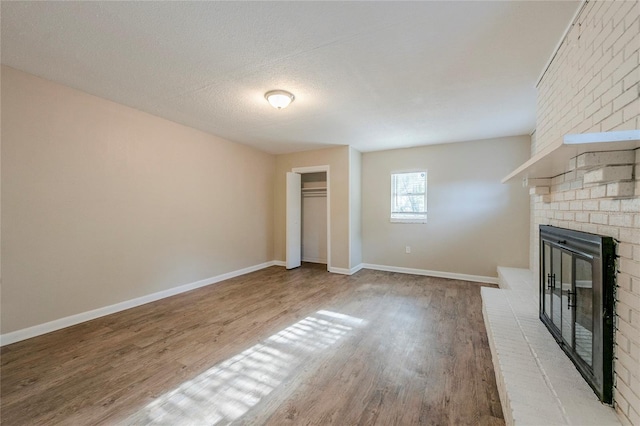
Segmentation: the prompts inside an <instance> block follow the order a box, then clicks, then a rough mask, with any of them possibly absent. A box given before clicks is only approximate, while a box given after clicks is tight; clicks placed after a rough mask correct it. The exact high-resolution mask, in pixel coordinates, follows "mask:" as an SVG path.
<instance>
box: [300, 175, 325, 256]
mask: <svg viewBox="0 0 640 426" xmlns="http://www.w3.org/2000/svg"><path fill="white" fill-rule="evenodd" d="M301 180H302V188H301V193H302V221H301V222H302V234H301V240H302V243H301V250H302V252H301V253H302V261H303V262H310V263H323V264H325V265H326V264H327V173H326V172H316V173H305V174H303V175H302V179H301Z"/></svg>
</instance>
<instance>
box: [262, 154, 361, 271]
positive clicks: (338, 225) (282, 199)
mask: <svg viewBox="0 0 640 426" xmlns="http://www.w3.org/2000/svg"><path fill="white" fill-rule="evenodd" d="M349 149H350V148H349V147H348V146H340V147H336V148H328V149H321V150H315V151H305V152H298V153H293V154H282V155H278V156H276V174H275V179H274V182H275V183H274V193H275V218H274V250H275V253H274V256H275V259H276V260H282V261H284V260H285V257H286V256H285V247H286V246H285V243H286V233H285V224H286V220H285V208H286V193H285V189H286V173H287V172H290V171H291V169H293V168H296V167H311V166H325V165H328V166H329V167H330V173H329V181H330V182H329V198H330V199H329V202H330V215H329V219H330V227H331V231H330V236H331V241H330V246H331V259H330V262H329V263H330V266H331V267H333V268H343V269H346V268H349Z"/></svg>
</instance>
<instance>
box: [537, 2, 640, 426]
mask: <svg viewBox="0 0 640 426" xmlns="http://www.w3.org/2000/svg"><path fill="white" fill-rule="evenodd" d="M639 21H640V3H638V2H637V1H613V2H603V1H594V2H589V3H587V4H586V6H585V7H584V9H583V10H582V12H581V13H580V15H579V16H578V18H577V22H576V23H574V25H572V27H571V29H570V30H569V32H568V34H567V36H566V38H565V39H564V40H563V41H562V43H561V45H560V47H559V49H558V52H557V53H556V55H555V56H554V59H553V61H552V62H551V64H550V65H549V68H548V69H547V71H546V72H545V74H544V76H543V78H542V80H541V81H540V83H539V85H538V108H537V123H536V144H535V150H534V153H536V152H539V151H540V150H542V149H543V148H544V147H546V146H548V145H550V144H552V143H556V142H557V141H558V140H560V139H561V138H562V137H563V136H564V135H565V134H570V133H589V132H606V131H611V130H629V129H640V96H639V94H640V60H639V57H640V56H639V55H640V52H639V50H640V43H639V42H638V40H640V25H639ZM635 170H636V172H635V179H636V184H635V188H636V193H635V197H632V198H627V199H622V200H616V199H610V198H609V199H608V198H605V197H604V192H605V191H603V190H604V189H606V188H603V185H597V186H593V185H584V182H583V179H582V175H583V173H584V170H582V171H577V172H576V171H572V172H567V173H564V174H561V175H559V176H555V177H554V179H553V180H552V186H551V194H550V195H549V196H548V198H550V202H544V200H543V197H541V196H537V197H533V198H534V214H535V220H534V222H533V225H534V230H535V233H534V234H533V238H532V239H531V250H532V251H533V252H535V253H537V252H538V245H539V242H538V240H539V238H538V233H537V230H538V227H539V225H541V224H544V225H553V226H559V227H562V228H568V229H575V230H579V231H584V232H591V233H596V234H602V235H608V236H612V237H614V238H615V239H616V240H617V241H618V242H619V244H618V255H619V256H620V257H619V259H618V274H617V277H616V279H617V285H618V289H617V291H616V316H617V318H616V334H615V342H616V345H615V348H614V351H615V362H614V369H615V389H614V406H615V409H616V412H617V413H618V416H619V418H620V420H621V421H622V422H623V424H635V425H638V424H640V150H636V165H635ZM533 263H534V268H533V270H534V272H536V273H537V271H538V264H539V259H538V258H537V257H535V258H534V262H533Z"/></svg>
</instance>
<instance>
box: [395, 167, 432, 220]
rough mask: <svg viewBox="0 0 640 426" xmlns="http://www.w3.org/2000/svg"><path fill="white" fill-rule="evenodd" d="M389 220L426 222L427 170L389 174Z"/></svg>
mask: <svg viewBox="0 0 640 426" xmlns="http://www.w3.org/2000/svg"><path fill="white" fill-rule="evenodd" d="M391 222H405V223H427V171H426V170H421V171H417V172H403V173H392V174H391Z"/></svg>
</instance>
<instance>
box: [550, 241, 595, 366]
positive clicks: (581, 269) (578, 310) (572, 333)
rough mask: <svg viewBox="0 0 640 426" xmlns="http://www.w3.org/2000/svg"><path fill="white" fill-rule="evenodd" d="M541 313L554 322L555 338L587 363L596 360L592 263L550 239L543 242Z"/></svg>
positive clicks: (590, 364)
mask: <svg viewBox="0 0 640 426" xmlns="http://www.w3.org/2000/svg"><path fill="white" fill-rule="evenodd" d="M542 250H543V259H544V264H543V273H544V277H545V281H546V283H545V285H544V291H543V294H542V296H543V297H542V307H541V308H542V315H543V316H544V317H546V319H547V320H548V321H549V322H551V323H552V324H553V326H554V327H553V330H552V331H553V332H554V337H556V339H557V340H562V344H563V345H564V346H565V347H566V348H567V349H569V350H571V351H572V352H575V354H576V355H577V356H578V357H579V358H580V359H581V360H582V361H583V362H584V363H585V364H586V366H588V367H592V366H593V364H592V359H593V354H592V351H593V309H592V307H593V284H592V281H591V276H592V269H593V267H592V264H591V260H590V259H589V258H587V257H583V256H580V255H578V254H576V253H573V252H571V251H569V250H566V249H564V248H561V247H558V246H555V245H553V244H551V243H549V242H545V243H544V244H543V249H542Z"/></svg>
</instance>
